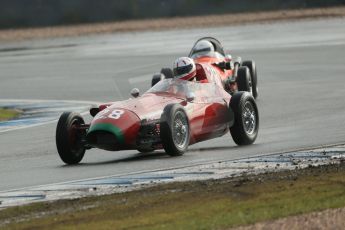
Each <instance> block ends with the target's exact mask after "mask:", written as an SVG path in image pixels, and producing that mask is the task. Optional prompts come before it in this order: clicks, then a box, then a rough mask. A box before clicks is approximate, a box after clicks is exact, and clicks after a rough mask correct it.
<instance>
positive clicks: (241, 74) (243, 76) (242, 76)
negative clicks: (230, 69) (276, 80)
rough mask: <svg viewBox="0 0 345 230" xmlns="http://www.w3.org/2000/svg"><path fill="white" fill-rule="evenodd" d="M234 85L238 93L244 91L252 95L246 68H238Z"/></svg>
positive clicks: (248, 73)
mask: <svg viewBox="0 0 345 230" xmlns="http://www.w3.org/2000/svg"><path fill="white" fill-rule="evenodd" d="M236 83H237V87H238V91H246V92H249V93H252V87H251V86H252V83H251V77H250V71H249V68H248V67H246V66H241V67H239V68H238V71H237V78H236Z"/></svg>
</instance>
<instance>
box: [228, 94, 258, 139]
mask: <svg viewBox="0 0 345 230" xmlns="http://www.w3.org/2000/svg"><path fill="white" fill-rule="evenodd" d="M230 107H231V109H232V110H233V112H234V115H235V122H234V124H233V125H232V126H231V127H230V133H231V136H232V139H233V140H234V141H235V143H236V144H237V145H249V144H252V143H254V141H255V140H256V138H257V135H258V131H259V111H258V108H257V105H256V103H255V100H254V98H253V96H252V95H250V94H249V93H248V92H237V93H235V94H234V95H233V96H232V98H231V101H230Z"/></svg>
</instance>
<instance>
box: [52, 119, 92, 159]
mask: <svg viewBox="0 0 345 230" xmlns="http://www.w3.org/2000/svg"><path fill="white" fill-rule="evenodd" d="M81 124H85V122H84V119H83V118H82V117H81V116H80V115H79V114H77V113H71V112H64V113H63V114H62V115H61V116H60V119H59V121H58V124H57V127H56V147H57V150H58V153H59V155H60V158H61V160H62V161H63V162H65V163H66V164H78V163H79V162H80V161H81V160H82V159H83V157H84V154H85V147H84V145H83V143H82V139H83V138H84V137H85V135H86V131H85V130H76V129H73V126H75V125H81Z"/></svg>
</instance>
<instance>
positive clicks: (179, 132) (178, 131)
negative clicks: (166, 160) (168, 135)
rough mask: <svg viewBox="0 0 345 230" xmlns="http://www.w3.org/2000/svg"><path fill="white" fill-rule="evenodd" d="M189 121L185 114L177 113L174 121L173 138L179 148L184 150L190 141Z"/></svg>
mask: <svg viewBox="0 0 345 230" xmlns="http://www.w3.org/2000/svg"><path fill="white" fill-rule="evenodd" d="M188 135H189V129H188V121H187V118H186V116H185V115H184V114H183V112H180V111H179V112H177V114H176V115H175V118H174V121H173V128H172V136H173V141H174V143H175V145H176V146H177V147H178V148H181V149H182V148H184V147H185V146H186V144H188V143H187V141H188Z"/></svg>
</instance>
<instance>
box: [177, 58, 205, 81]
mask: <svg viewBox="0 0 345 230" xmlns="http://www.w3.org/2000/svg"><path fill="white" fill-rule="evenodd" d="M173 72H174V78H178V79H182V80H186V81H198V82H201V83H207V82H208V80H207V79H202V80H198V79H197V76H196V74H197V68H196V65H195V62H194V60H193V59H191V58H189V57H180V58H177V59H176V60H175V62H174V64H173Z"/></svg>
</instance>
